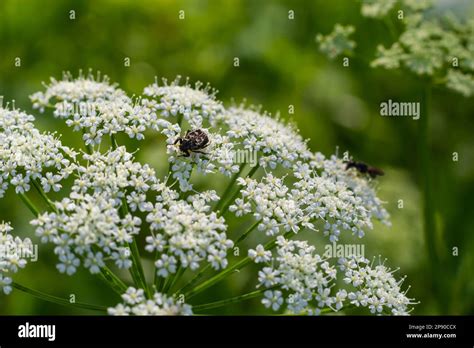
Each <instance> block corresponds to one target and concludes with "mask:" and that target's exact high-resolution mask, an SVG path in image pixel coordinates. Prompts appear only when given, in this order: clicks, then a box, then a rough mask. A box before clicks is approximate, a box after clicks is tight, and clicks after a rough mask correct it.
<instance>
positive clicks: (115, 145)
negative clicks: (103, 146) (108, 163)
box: [110, 134, 118, 150]
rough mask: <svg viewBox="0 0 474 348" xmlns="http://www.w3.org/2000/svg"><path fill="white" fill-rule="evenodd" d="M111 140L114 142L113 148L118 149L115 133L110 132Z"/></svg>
mask: <svg viewBox="0 0 474 348" xmlns="http://www.w3.org/2000/svg"><path fill="white" fill-rule="evenodd" d="M110 142H111V143H112V149H113V150H116V149H117V147H118V146H117V140H116V139H115V135H114V134H110Z"/></svg>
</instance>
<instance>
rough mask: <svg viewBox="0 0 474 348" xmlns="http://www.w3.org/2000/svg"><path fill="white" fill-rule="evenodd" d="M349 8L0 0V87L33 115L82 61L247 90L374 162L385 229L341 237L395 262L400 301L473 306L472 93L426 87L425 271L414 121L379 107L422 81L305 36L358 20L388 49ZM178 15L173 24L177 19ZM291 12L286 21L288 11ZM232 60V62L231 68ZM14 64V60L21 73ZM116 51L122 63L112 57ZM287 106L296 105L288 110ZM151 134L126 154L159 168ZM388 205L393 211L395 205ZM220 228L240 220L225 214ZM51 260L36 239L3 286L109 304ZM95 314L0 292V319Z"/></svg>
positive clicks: (132, 73)
mask: <svg viewBox="0 0 474 348" xmlns="http://www.w3.org/2000/svg"><path fill="white" fill-rule="evenodd" d="M473 5H474V4H473V3H472V2H469V1H455V0H451V1H440V2H439V3H438V5H437V12H439V13H442V12H444V11H447V10H451V11H453V12H455V13H458V14H459V15H460V16H464V17H465V18H468V17H472V15H473ZM359 7H360V4H359V3H358V2H357V1H351V0H347V1H346V0H333V1H326V0H311V1H304V0H300V1H295V0H291V1H290V0H288V1H276V0H272V1H270V0H268V1H264V0H248V1H243V0H242V1H240V0H229V1H224V0H215V1H211V0H208V1H205V0H189V1H176V0H167V1H163V0H160V1H157V0H140V1H132V0H130V1H125V0H122V1H121V0H95V1H78V0H75V1H66V0H62V1H56V0H42V1H37V0H22V1H17V0H1V1H0V95H3V96H4V98H5V101H9V100H15V101H16V105H17V106H18V107H20V108H23V109H26V110H29V111H31V104H30V102H29V99H28V96H29V95H30V94H31V93H33V92H35V91H37V90H40V89H42V85H41V82H42V81H46V82H47V81H48V79H49V77H50V76H54V77H56V78H60V77H61V73H62V71H64V70H69V71H71V72H72V73H73V74H75V75H76V74H77V72H78V70H79V69H83V70H88V69H89V68H92V69H94V70H100V71H101V72H102V73H104V74H107V75H109V76H110V77H111V79H112V80H113V81H116V82H118V83H120V86H121V88H123V89H125V90H126V91H127V92H129V93H130V94H140V93H141V92H142V90H143V87H145V86H146V85H148V84H151V83H152V82H153V81H154V77H155V76H158V77H167V78H169V79H173V78H174V77H175V76H176V75H182V76H189V77H190V79H191V81H197V80H201V81H203V82H210V83H211V85H212V86H213V87H215V88H217V89H219V91H220V92H219V95H218V96H219V98H220V99H221V100H223V101H224V102H225V103H229V102H230V100H231V98H235V100H236V101H240V100H242V99H243V98H247V100H248V101H249V102H250V103H254V104H262V105H263V107H264V109H266V110H268V111H270V112H272V113H275V112H277V111H280V112H281V115H282V117H284V118H287V119H292V120H294V121H295V122H296V123H297V124H298V126H299V128H300V129H301V133H302V135H303V136H304V137H305V138H310V139H311V140H310V142H309V145H310V146H311V148H312V149H313V150H314V151H321V152H323V153H324V154H326V155H330V154H332V153H334V152H335V151H336V147H339V153H340V154H341V153H342V152H344V151H346V150H348V151H350V153H351V154H352V155H353V156H354V157H355V158H357V159H360V160H364V161H367V162H368V163H370V164H373V165H376V166H378V167H381V168H383V169H384V170H385V172H386V175H385V176H384V177H382V178H381V179H380V182H379V184H378V190H379V197H380V198H382V199H383V200H384V201H386V202H387V203H386V207H387V209H388V210H389V211H390V213H391V215H392V223H393V226H392V227H391V228H387V227H384V226H381V225H380V224H376V225H375V228H374V230H373V231H369V232H368V233H367V236H366V238H365V239H363V240H357V239H353V240H352V243H366V249H365V251H366V256H368V257H371V256H375V255H379V254H381V255H383V257H387V258H388V264H389V265H390V266H391V267H394V268H395V267H398V266H399V267H400V268H401V270H400V271H399V275H400V276H401V275H403V274H406V275H407V276H408V278H407V281H406V285H408V284H409V285H411V290H410V291H409V295H410V296H412V297H415V298H416V299H417V300H419V301H421V303H420V304H419V305H418V306H416V308H415V311H414V313H415V314H474V277H473V273H474V253H473V252H472V250H473V249H474V237H473V235H474V233H473V232H474V214H473V213H474V210H473V204H472V200H473V197H474V180H473V178H474V164H473V163H474V137H473V136H472V134H473V129H474V120H473V113H474V98H471V99H466V98H463V97H462V96H459V95H457V94H454V93H452V92H449V91H446V90H442V89H440V90H435V91H434V96H433V105H432V113H433V115H432V119H431V121H430V137H431V141H432V144H431V145H432V146H431V151H432V159H433V165H432V171H433V180H434V187H435V192H434V201H435V202H434V204H435V209H436V223H437V235H436V246H437V255H438V259H439V262H438V263H437V264H436V265H433V264H430V263H429V261H428V258H427V255H426V249H425V245H424V239H423V232H422V213H421V212H422V210H421V209H422V207H421V201H420V197H421V194H420V187H421V186H420V180H422V178H420V175H419V173H420V172H421V170H420V166H419V163H418V156H417V149H416V137H417V122H415V121H413V120H412V119H411V118H384V117H380V115H379V104H380V102H382V101H385V100H387V99H392V100H403V101H419V100H420V98H421V89H420V82H419V81H418V80H417V79H416V78H413V77H412V76H411V75H407V74H403V73H401V72H396V71H385V70H375V69H370V68H368V67H367V65H365V64H364V63H362V62H360V61H359V62H357V61H355V60H353V61H351V64H350V67H349V68H344V67H342V64H341V62H340V61H339V60H335V61H329V60H327V59H326V58H325V57H324V56H323V55H321V54H320V53H319V52H318V48H317V45H316V43H315V36H316V34H317V33H324V34H326V33H328V32H330V31H331V30H332V28H333V26H334V24H335V23H342V24H352V25H354V26H355V27H356V28H357V30H356V33H355V35H354V39H355V41H357V43H358V47H357V49H356V52H357V54H358V55H361V56H365V57H367V59H370V58H371V57H373V55H374V51H375V46H376V45H377V44H378V43H384V44H388V43H390V42H391V41H390V36H389V33H388V31H387V29H386V28H385V27H384V25H383V24H382V23H379V22H377V21H373V20H369V19H366V18H363V17H361V16H360V11H359ZM181 10H184V15H185V18H184V19H179V17H178V16H179V11H181ZM290 10H293V11H294V14H295V17H294V20H290V19H289V18H288V11H290ZM70 11H74V16H75V19H71V18H70V17H71V14H72V13H71V12H70ZM236 57H238V58H239V61H240V66H239V67H234V65H233V62H234V58H236ZM16 58H20V59H21V66H19V67H16V66H15V59H16ZM126 58H129V59H130V62H131V64H130V67H127V66H125V65H124V60H125V59H126ZM289 105H293V106H294V109H295V113H294V114H293V115H289V113H288V110H289ZM35 114H36V115H37V125H38V127H39V128H40V129H45V130H54V131H58V133H63V134H65V136H64V137H63V141H64V142H65V143H66V144H67V145H70V146H77V147H79V146H80V143H81V141H80V136H79V134H77V133H71V131H70V130H68V129H66V127H65V126H64V124H63V123H62V122H61V121H59V120H55V119H54V118H53V117H52V116H51V115H50V114H46V115H38V114H37V113H35ZM158 142H159V139H157V138H153V137H150V136H148V137H147V140H146V141H145V143H144V144H143V143H142V144H140V147H142V148H144V151H142V152H140V153H139V155H138V156H139V157H138V158H139V160H143V161H148V162H150V163H152V164H153V165H154V166H155V167H156V168H157V169H158V171H159V173H164V171H165V170H166V168H165V167H166V163H165V162H164V159H163V158H162V157H160V156H156V154H157V152H156V151H155V148H154V145H156V144H158ZM453 152H458V153H459V161H458V162H453V161H452V153H453ZM224 186H225V182H224V181H223V182H222V187H224ZM400 199H403V201H404V207H403V209H399V208H398V207H397V202H398V200H400ZM30 219H31V215H30V213H29V211H28V210H26V208H24V207H23V206H22V205H21V202H20V200H19V199H17V198H16V197H15V194H14V192H12V191H11V190H10V191H9V193H8V194H7V196H6V197H5V198H4V199H3V200H0V220H7V221H12V223H13V226H14V227H15V231H16V233H18V234H21V235H28V234H29V233H31V232H32V228H31V226H29V223H28V222H29V220H30ZM230 225H231V227H233V228H235V229H239V228H242V227H241V226H239V225H237V224H236V221H230ZM234 233H235V234H234ZM232 235H233V236H235V235H239V233H237V232H232ZM318 240H319V241H321V242H322V243H323V244H325V243H327V241H326V240H325V239H318ZM348 240H349V239H347V240H346V241H348ZM453 247H458V248H459V256H453V255H452V248H453ZM232 261H233V260H231V262H232ZM55 264H56V257H55V256H54V255H52V253H51V250H50V248H49V247H48V246H45V245H41V246H40V258H39V261H38V262H36V263H30V264H28V266H27V267H26V269H25V270H22V271H21V272H19V273H18V274H17V275H16V277H15V280H16V281H18V282H19V283H21V284H24V285H26V286H29V287H31V288H35V289H39V290H42V291H44V292H48V293H52V294H54V295H56V296H64V297H66V296H69V294H71V293H74V294H75V296H76V300H77V301H84V302H90V303H96V304H107V305H115V304H116V303H117V302H118V300H119V298H118V297H117V296H116V295H115V294H113V293H111V292H110V291H109V290H108V288H105V287H104V286H103V285H102V283H101V282H100V281H99V280H97V279H95V278H94V277H92V276H91V275H89V274H88V271H84V270H80V271H79V272H78V274H77V275H76V276H74V277H68V276H66V275H62V274H59V273H58V272H57V271H56V269H55ZM254 271H255V269H254V270H252V269H251V268H249V270H246V271H242V272H240V273H239V274H235V275H233V276H231V277H230V278H228V279H227V280H226V281H225V282H223V283H222V284H220V285H218V286H215V287H213V288H211V289H209V290H208V291H206V292H205V293H203V294H202V295H201V296H199V297H197V298H195V299H194V302H193V303H206V302H210V301H214V300H218V299H221V298H226V297H229V296H234V295H238V294H242V293H244V292H248V291H251V290H252V289H254V286H255V284H256V279H255V272H254ZM258 302H259V300H258V299H255V300H252V301H247V302H243V303H240V304H236V305H232V306H229V307H227V308H225V309H223V310H221V311H220V313H226V314H242V313H249V312H250V313H262V312H263V311H262V308H263V306H261V305H260V304H259V303H258ZM93 313H94V312H88V311H86V310H77V309H70V308H65V307H61V306H58V305H55V304H50V303H47V302H43V301H40V300H36V299H34V298H32V297H30V296H28V295H25V294H23V293H21V292H20V291H18V290H14V292H13V294H11V295H9V296H0V314H93ZM216 313H217V312H216Z"/></svg>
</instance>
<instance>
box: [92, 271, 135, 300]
mask: <svg viewBox="0 0 474 348" xmlns="http://www.w3.org/2000/svg"><path fill="white" fill-rule="evenodd" d="M97 275H98V276H99V277H100V278H101V279H102V280H103V281H104V282H105V283H106V284H107V285H108V286H109V287H110V288H111V289H112V290H114V291H115V292H116V293H117V294H119V295H123V293H125V292H126V291H127V288H128V287H127V285H126V284H125V283H124V282H123V281H122V280H120V278H118V277H117V276H116V275H115V273H113V272H112V271H111V270H110V269H109V268H108V267H107V266H103V267H102V268H101V269H100V273H97Z"/></svg>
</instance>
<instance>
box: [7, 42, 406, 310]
mask: <svg viewBox="0 0 474 348" xmlns="http://www.w3.org/2000/svg"><path fill="white" fill-rule="evenodd" d="M349 46H352V45H349ZM349 48H350V47H349ZM144 94H145V96H146V98H147V99H145V98H140V97H139V98H130V97H128V96H127V95H126V93H125V92H124V91H123V90H121V89H119V88H118V86H117V85H116V84H112V83H111V82H110V81H109V80H108V78H102V79H101V78H95V77H93V76H92V75H91V74H89V75H87V76H84V75H79V77H77V78H72V76H71V75H70V74H66V75H65V77H64V79H63V80H61V81H57V80H54V79H52V80H51V83H50V84H49V85H46V90H45V91H44V92H38V93H36V94H34V95H32V96H31V99H32V101H33V105H34V107H35V108H38V109H40V111H45V110H46V108H52V109H53V115H54V116H55V117H57V118H60V119H64V120H65V122H66V124H67V125H68V126H70V127H73V129H74V130H76V131H79V130H80V131H82V133H83V137H82V139H83V140H84V143H85V144H86V145H94V144H100V146H89V152H88V153H84V152H82V151H80V152H76V151H75V150H73V149H70V148H68V147H66V146H63V145H62V144H61V142H60V141H59V140H58V139H57V138H56V137H55V136H54V135H53V134H49V133H41V132H39V131H38V130H36V128H35V127H34V125H33V121H34V117H33V116H31V115H27V114H25V113H23V112H20V111H18V110H16V109H13V110H9V109H3V108H0V140H2V142H1V144H0V180H1V181H0V185H1V186H0V194H3V193H4V191H5V190H6V189H7V188H8V186H9V185H10V184H12V185H14V186H15V188H16V190H17V192H18V193H22V194H23V193H26V192H28V190H29V189H30V185H29V183H30V182H31V181H33V180H34V183H35V186H36V189H37V190H38V191H39V193H40V194H41V195H42V197H43V198H44V199H45V200H46V203H48V209H47V210H46V211H42V212H40V213H39V214H38V216H36V218H35V219H33V220H32V221H31V224H32V225H33V226H34V228H35V234H36V236H37V237H39V239H40V240H41V241H42V242H43V243H50V244H53V246H54V253H55V254H56V255H57V258H58V263H57V265H56V267H57V269H58V271H59V272H61V273H66V274H68V275H72V274H74V273H76V272H77V270H78V268H79V267H81V266H83V267H85V268H86V269H88V270H89V271H90V272H91V273H93V274H102V275H103V272H104V271H105V272H110V271H109V270H108V265H109V264H113V265H114V267H115V268H120V269H128V270H130V272H131V274H132V278H133V281H134V282H135V287H130V288H128V290H126V291H125V293H124V294H123V295H122V298H123V303H120V304H118V305H117V306H115V307H112V308H109V309H108V312H109V314H112V315H159V314H165V315H170V314H177V315H187V314H192V311H191V306H190V305H188V304H185V303H184V301H183V300H182V299H181V298H180V296H179V293H178V292H177V293H176V296H175V297H173V296H170V294H171V293H173V292H172V291H173V290H174V289H173V286H174V285H175V282H176V281H179V278H180V276H181V275H182V274H183V272H184V271H187V272H189V273H193V272H201V271H203V270H206V269H207V268H210V269H211V270H213V271H216V272H219V273H217V275H216V276H215V277H218V278H219V277H221V276H222V275H225V274H227V273H226V272H228V269H226V268H227V267H228V266H229V263H230V261H229V255H228V254H229V253H230V251H231V250H232V249H233V248H234V246H235V244H236V243H237V242H239V243H240V242H242V241H243V239H244V238H243V237H246V235H244V236H243V237H242V238H240V239H239V240H237V241H234V240H233V239H232V238H231V237H230V236H235V233H234V231H229V221H228V219H229V217H230V216H231V215H235V217H236V219H237V220H238V221H239V222H240V221H242V223H243V224H247V223H248V222H249V220H253V224H252V226H253V227H252V228H251V229H250V230H249V231H248V233H250V232H252V231H253V229H254V228H256V230H257V232H256V233H260V236H259V239H272V240H273V241H272V243H273V247H274V248H275V250H271V249H272V248H273V247H272V248H269V249H268V250H267V249H266V247H264V246H263V244H259V245H257V246H255V247H252V246H249V247H248V249H247V253H246V254H247V255H248V259H245V260H244V261H245V262H247V263H248V261H250V260H253V261H254V262H255V263H257V264H258V265H262V269H261V270H260V271H259V272H258V275H257V276H256V278H258V287H259V288H260V289H262V295H263V299H262V304H263V305H264V306H266V307H267V308H271V309H272V310H282V309H284V310H285V311H289V312H292V313H297V314H319V313H320V312H321V311H322V310H324V311H327V310H328V309H329V310H331V311H339V310H342V309H345V308H346V305H357V304H359V305H362V306H367V307H368V308H369V310H370V311H372V312H373V313H375V314H378V313H385V312H386V311H390V313H391V314H406V313H408V311H409V309H408V306H410V305H411V304H413V302H412V300H411V299H408V298H406V297H404V294H405V293H404V292H402V291H401V290H400V287H397V286H398V285H400V284H399V283H397V282H396V281H395V280H393V279H392V278H393V277H392V278H390V275H391V274H392V273H391V271H390V270H388V269H387V268H386V267H385V266H383V265H382V266H376V267H374V268H372V266H370V267H369V268H367V267H368V266H367V265H366V262H365V260H356V261H355V260H352V263H351V264H350V267H349V268H347V267H348V266H347V265H346V263H342V264H343V265H345V266H344V267H346V268H344V269H342V268H340V267H338V265H337V264H332V263H331V262H332V261H333V260H330V259H324V258H322V257H321V256H320V255H319V254H318V253H317V251H316V250H317V248H316V247H317V246H315V245H310V244H309V243H308V242H307V241H304V240H294V241H293V240H291V239H290V238H292V237H293V236H294V235H296V234H298V233H299V232H300V231H303V230H309V231H311V233H318V228H320V227H321V228H322V234H323V235H326V236H327V237H328V238H329V240H330V241H333V242H335V241H338V240H339V239H340V237H341V235H342V234H344V235H347V236H348V237H351V235H355V236H357V237H359V238H362V237H363V236H364V234H365V233H366V232H367V230H369V229H372V228H373V221H374V220H380V221H382V222H384V223H389V216H388V213H387V211H386V210H385V209H384V207H383V202H382V201H381V200H380V199H379V198H378V197H377V194H376V193H377V192H376V186H375V184H374V183H375V181H374V180H371V179H369V178H365V177H362V176H361V175H359V173H357V172H356V171H353V170H347V168H346V166H345V164H344V162H343V160H342V159H340V158H338V157H337V156H332V157H329V158H326V157H325V156H323V155H322V154H320V153H314V152H312V151H311V150H310V149H309V147H308V145H307V141H306V140H305V139H304V138H303V137H302V136H301V135H300V134H299V132H298V130H297V128H296V127H295V126H294V125H292V124H291V123H288V122H284V121H283V120H282V119H281V118H279V116H278V115H277V116H276V117H274V116H272V115H270V114H269V113H267V112H262V111H261V109H259V108H256V107H253V106H250V107H247V106H246V105H244V104H240V105H235V104H234V105H231V106H230V107H227V108H226V107H224V105H223V104H222V102H220V101H219V100H218V99H217V98H216V90H213V89H212V88H210V87H209V86H208V85H207V86H204V85H203V84H201V83H197V84H196V85H191V84H190V83H189V82H188V81H187V80H186V82H184V83H183V84H181V83H180V79H179V78H177V79H176V80H174V81H173V82H171V83H168V82H167V81H164V82H163V84H158V83H157V82H156V83H154V84H152V85H150V86H148V87H146V88H145V90H144ZM81 103H83V104H81ZM77 104H78V105H86V106H89V107H90V108H89V109H84V110H81V109H80V108H79V109H77V110H76V109H74V106H75V105H77ZM71 110H72V111H73V112H72V113H71V112H70V111H71ZM148 131H149V133H147V134H153V132H155V133H160V135H162V136H164V138H165V146H164V148H165V149H164V150H163V152H162V156H163V159H166V160H167V161H168V163H169V170H168V172H167V173H164V174H163V173H158V172H157V171H156V170H155V169H154V168H153V167H152V166H150V165H149V164H146V163H145V164H144V163H140V162H139V161H137V160H136V159H135V156H134V154H135V152H134V153H131V152H129V151H128V150H127V148H126V147H125V146H120V145H118V144H117V143H116V139H115V137H114V135H115V134H117V133H120V132H121V133H125V134H127V135H128V136H129V137H132V138H136V139H138V140H140V139H143V137H144V134H145V132H148ZM192 131H196V132H197V133H198V134H201V135H202V134H204V135H205V137H206V138H205V139H206V140H207V141H206V142H204V143H202V145H203V146H202V148H201V147H199V146H197V147H196V148H193V150H198V151H191V152H190V153H186V152H185V151H184V150H185V149H186V147H185V148H183V147H180V144H181V143H182V142H186V141H191V140H190V139H188V138H187V136H188V135H189V134H190V132H191V134H192ZM197 133H195V134H197ZM106 135H107V136H111V137H110V138H111V139H110V140H111V142H112V148H109V149H107V148H105V149H104V145H103V144H102V139H103V138H104V136H106ZM239 151H240V152H245V153H247V154H249V153H250V154H253V155H255V162H254V163H253V164H251V163H245V161H244V162H243V163H241V162H238V161H237V160H236V158H235V157H233V155H235V154H236V153H238V152H239ZM244 159H245V157H244ZM249 164H250V165H251V166H254V167H252V169H250V170H249V172H248V173H249V174H248V175H245V174H244V173H246V172H247V171H246V170H244V169H245V167H246V166H248V165H249ZM247 169H248V168H247ZM193 172H197V173H199V174H200V177H201V182H200V185H199V186H197V187H199V188H200V190H199V191H197V190H196V189H195V187H196V186H195V182H194V180H193V175H192V173H193ZM68 177H69V178H70V180H68V181H65V180H64V179H66V178H68ZM215 178H219V180H226V181H229V178H231V181H230V182H229V186H228V189H227V190H226V191H225V192H226V193H225V194H219V193H218V192H217V191H216V190H217V189H219V187H218V186H217V185H215V183H216V181H217V180H215ZM36 184H37V185H36ZM50 191H54V192H57V194H58V195H59V194H62V198H60V199H56V200H52V199H49V198H48V197H47V193H48V192H50ZM232 191H234V193H233V194H231V192H232ZM4 229H5V228H4ZM5 231H6V230H5ZM5 231H1V230H0V232H5ZM6 238H9V240H11V238H10V237H5V236H4V235H3V236H2V239H1V240H3V241H5V240H7V239H6ZM15 241H17V242H18V243H20V241H21V240H19V239H15ZM137 241H139V243H137ZM265 245H266V246H268V245H269V244H265ZM139 247H143V248H144V249H145V251H146V252H147V253H148V254H146V256H145V255H144V254H141V255H140V250H138V251H137V250H136V249H139ZM234 252H235V249H234ZM234 255H235V254H234ZM141 256H145V257H149V258H152V262H151V263H150V264H152V265H153V274H154V278H155V281H154V284H153V287H152V286H149V284H148V283H147V281H146V278H145V276H144V272H143V275H141V274H140V267H139V265H141V264H140V257H141ZM245 262H242V265H245V264H246V263H245ZM13 264H14V262H11V260H10V261H9V262H5V261H3V260H2V263H1V264H0V265H1V266H2V267H0V270H1V272H0V285H2V288H3V290H4V292H9V291H10V290H11V287H10V286H9V284H10V283H11V278H10V277H9V274H8V272H10V273H11V272H12V271H14V270H16V268H12V267H13V266H12V265H13ZM22 264H23V263H22ZM342 264H341V265H342ZM237 265H238V264H237ZM353 265H355V266H354V267H352V266H353ZM234 266H235V265H233V266H232V267H234ZM341 267H342V266H341ZM7 271H8V272H7ZM342 274H343V275H344V276H345V278H344V279H346V278H347V279H353V278H354V277H356V278H357V279H360V284H359V283H357V284H354V282H352V281H351V282H350V283H347V286H345V287H342V288H339V287H338V281H339V280H338V279H339V278H338V276H340V275H342ZM367 274H369V275H370V278H367V276H366V275H367ZM363 276H366V277H365V278H363ZM115 282H118V285H117V283H115V285H117V286H119V287H120V288H121V289H126V285H125V284H120V282H119V281H117V280H115ZM207 282H211V283H212V282H214V279H213V278H212V277H211V279H210V280H208V281H207ZM205 283H206V282H204V285H206V284H205ZM211 283H210V284H211ZM397 284H398V285H397ZM204 285H203V284H201V286H200V287H199V286H198V288H201V289H203V288H204ZM350 286H355V287H356V289H355V290H354V289H351V288H350ZM152 288H153V289H154V293H151V290H150V289H152ZM114 290H117V288H116V287H114ZM358 291H359V292H360V293H359V292H358ZM356 299H358V300H357V301H358V302H357V304H356V302H354V301H356ZM351 301H352V302H351ZM380 308H382V310H380Z"/></svg>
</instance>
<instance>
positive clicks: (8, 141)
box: [0, 106, 76, 197]
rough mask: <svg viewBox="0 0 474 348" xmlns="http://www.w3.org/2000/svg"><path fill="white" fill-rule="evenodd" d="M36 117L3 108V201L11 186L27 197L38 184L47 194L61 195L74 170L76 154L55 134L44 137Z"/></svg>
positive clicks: (0, 191) (0, 134)
mask: <svg viewBox="0 0 474 348" xmlns="http://www.w3.org/2000/svg"><path fill="white" fill-rule="evenodd" d="M33 121H34V117H33V116H31V115H28V114H26V113H24V112H22V111H20V110H18V109H12V110H10V109H8V108H3V107H1V106H0V197H3V195H4V194H5V191H6V190H7V189H8V186H9V184H11V185H13V186H14V187H15V192H16V193H25V192H27V191H29V190H30V188H31V187H32V185H33V182H32V181H37V182H38V183H40V184H41V185H42V186H43V189H44V190H45V191H47V192H48V191H49V190H51V189H52V190H54V191H58V190H59V189H60V188H61V184H60V182H61V181H62V180H63V179H65V178H67V177H68V176H69V174H70V172H71V170H72V169H73V166H72V165H71V161H73V158H74V157H75V156H76V154H75V152H74V151H72V150H71V149H69V148H67V147H66V146H63V145H62V144H61V141H60V140H59V139H57V138H56V137H55V136H54V135H53V134H50V133H41V132H39V131H38V130H37V129H36V128H35V127H34V125H33V123H32V122H33Z"/></svg>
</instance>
